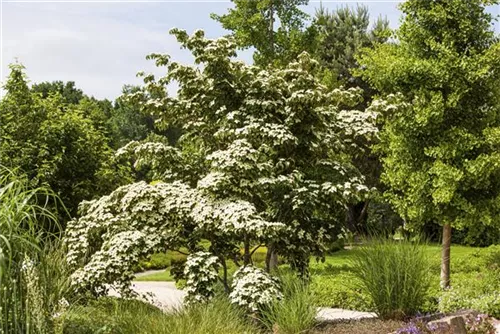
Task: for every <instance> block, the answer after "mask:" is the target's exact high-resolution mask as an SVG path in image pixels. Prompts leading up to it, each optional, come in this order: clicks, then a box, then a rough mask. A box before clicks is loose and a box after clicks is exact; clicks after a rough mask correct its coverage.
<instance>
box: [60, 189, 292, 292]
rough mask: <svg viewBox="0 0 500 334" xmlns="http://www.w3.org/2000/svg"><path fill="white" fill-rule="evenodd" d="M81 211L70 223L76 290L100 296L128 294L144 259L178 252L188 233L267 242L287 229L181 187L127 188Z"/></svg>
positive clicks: (248, 209) (247, 208)
mask: <svg viewBox="0 0 500 334" xmlns="http://www.w3.org/2000/svg"><path fill="white" fill-rule="evenodd" d="M81 210H82V213H83V214H82V216H81V217H80V218H79V219H76V220H72V221H70V222H69V223H68V227H67V236H66V242H67V244H68V255H67V261H68V263H69V264H70V265H72V266H74V267H75V268H77V269H76V271H75V272H74V274H73V275H72V281H73V284H75V285H76V286H77V287H78V288H80V289H82V290H90V291H92V292H94V293H96V294H104V293H106V291H107V286H108V284H112V285H114V286H115V287H116V288H117V289H119V290H120V291H122V292H124V293H130V292H131V291H130V290H129V289H128V286H129V282H130V281H131V279H132V277H133V272H132V267H133V266H134V265H135V264H137V263H138V261H139V260H140V258H141V257H142V256H146V255H148V254H151V253H152V252H154V251H158V250H165V249H167V248H169V247H175V246H178V245H176V242H177V241H178V238H179V236H180V235H181V234H182V233H183V232H185V231H186V229H189V228H190V229H191V230H189V232H190V233H192V234H195V235H200V237H202V236H203V235H205V234H206V233H214V232H215V233H218V234H219V235H220V236H221V237H225V238H226V239H227V240H231V237H235V236H238V234H241V233H243V232H244V233H246V234H247V235H250V236H252V237H253V238H256V239H259V238H261V237H263V236H264V235H265V236H266V237H269V236H272V235H273V234H274V233H277V231H279V230H280V229H282V228H283V224H279V223H273V222H268V221H266V220H264V219H262V218H261V217H260V216H259V215H258V214H257V212H256V210H255V208H254V207H253V206H252V205H251V204H250V203H248V202H245V201H241V200H237V201H228V200H224V201H214V200H213V199H211V198H209V197H206V196H204V195H203V194H200V193H199V191H197V190H196V189H193V188H190V187H189V186H187V185H185V184H183V183H180V182H175V183H164V182H158V183H155V184H147V183H146V182H138V183H134V184H131V185H127V186H123V187H120V188H118V189H117V190H115V191H114V192H113V193H111V194H110V195H108V196H104V197H102V198H101V199H99V200H95V201H91V202H85V203H82V206H81Z"/></svg>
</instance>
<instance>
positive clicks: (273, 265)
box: [266, 244, 278, 272]
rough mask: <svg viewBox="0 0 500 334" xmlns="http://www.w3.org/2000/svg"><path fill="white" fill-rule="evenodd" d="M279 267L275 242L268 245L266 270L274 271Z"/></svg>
mask: <svg viewBox="0 0 500 334" xmlns="http://www.w3.org/2000/svg"><path fill="white" fill-rule="evenodd" d="M277 268H278V253H276V251H275V248H274V244H271V245H268V246H267V253H266V270H267V272H271V271H274V270H276V269H277Z"/></svg>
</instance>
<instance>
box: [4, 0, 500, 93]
mask: <svg viewBox="0 0 500 334" xmlns="http://www.w3.org/2000/svg"><path fill="white" fill-rule="evenodd" d="M58 1H60V0H58ZM464 1H466V0H464ZM398 2H399V1H358V3H362V4H364V5H365V6H367V7H368V9H369V13H370V16H371V18H372V19H375V18H376V17H378V16H379V15H382V16H385V17H387V19H388V20H389V21H390V25H391V27H392V28H396V27H397V26H398V25H399V18H400V12H399V11H398V9H397V5H398ZM321 3H322V5H323V7H326V8H329V9H331V10H333V9H335V8H337V7H338V6H345V5H350V6H356V1H351V2H346V1H331V0H323V1H322V2H321ZM319 6H320V1H310V2H309V5H307V6H305V7H303V8H302V9H303V10H304V11H305V12H306V13H308V14H311V15H314V12H315V10H316V8H318V7H319ZM231 7H232V3H231V2H230V1H229V0H212V1H209V0H194V1H193V0H175V1H174V0H154V1H147V0H144V1H140V0H133V1H130V0H125V1H117V0H108V1H99V0H70V1H66V2H55V1H53V0H38V1H37V0H0V9H1V13H0V16H1V18H0V21H1V23H0V25H1V36H0V37H1V50H0V53H1V57H0V58H1V61H0V62H1V64H0V72H1V73H0V78H1V80H2V82H4V80H5V78H6V77H7V75H8V73H9V70H8V65H9V64H10V63H13V62H16V61H17V62H19V63H22V64H23V65H24V66H25V67H26V73H27V75H28V78H29V80H30V82H31V83H36V82H42V81H55V80H62V81H74V82H75V83H76V86H77V87H78V88H80V89H82V90H83V91H84V93H86V94H88V95H93V96H95V97H96V98H100V99H101V98H108V99H112V100H113V99H115V98H116V97H118V96H119V95H120V92H121V88H122V86H123V85H125V84H139V83H140V80H139V79H138V78H136V76H135V75H136V73H137V72H138V71H145V72H153V73H155V74H160V75H161V72H159V70H158V69H156V68H155V67H154V64H153V63H152V62H151V61H148V60H146V59H145V56H146V55H147V54H149V53H153V52H155V53H168V54H170V55H171V56H172V58H173V59H174V60H177V61H180V62H185V63H192V58H191V56H190V55H189V53H188V52H187V51H186V50H181V49H180V48H179V45H178V43H177V42H176V41H175V39H174V38H173V37H172V36H170V35H169V34H168V31H169V30H170V29H171V28H173V27H176V28H180V29H184V30H186V31H187V32H188V33H192V32H193V31H194V30H196V29H203V30H204V31H205V34H206V36H207V37H209V38H216V37H219V36H223V35H225V34H227V33H228V32H227V31H225V30H224V29H223V28H222V27H221V26H220V24H219V23H218V22H216V21H214V20H212V19H211V18H210V13H217V14H223V13H225V12H227V10H228V9H229V8H231ZM495 10H496V11H497V12H498V8H496V9H495ZM239 57H240V58H241V59H243V60H245V61H247V62H251V59H252V55H251V51H248V50H247V51H243V52H240V53H239Z"/></svg>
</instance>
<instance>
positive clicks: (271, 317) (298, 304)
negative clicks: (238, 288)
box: [260, 273, 316, 334]
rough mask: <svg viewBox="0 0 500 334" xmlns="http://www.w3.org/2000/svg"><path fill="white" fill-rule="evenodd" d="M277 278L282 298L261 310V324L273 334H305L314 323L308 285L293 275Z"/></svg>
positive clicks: (314, 315)
mask: <svg viewBox="0 0 500 334" xmlns="http://www.w3.org/2000/svg"><path fill="white" fill-rule="evenodd" d="M279 277H280V282H281V288H282V293H283V298H282V299H281V300H278V299H275V300H274V301H273V302H272V303H271V304H270V305H268V306H266V307H262V308H261V310H260V314H261V319H262V322H263V323H264V325H265V326H266V328H267V329H268V330H269V331H272V332H273V333H275V334H298V333H306V332H307V331H309V330H311V329H312V328H313V327H314V325H315V323H316V307H315V305H314V300H313V298H312V295H311V291H310V289H309V285H308V284H307V283H306V282H304V281H302V280H300V279H299V278H298V277H297V276H296V275H295V274H294V273H281V274H280V275H279Z"/></svg>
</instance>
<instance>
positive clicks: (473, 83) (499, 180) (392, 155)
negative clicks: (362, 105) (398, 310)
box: [360, 0, 500, 285]
mask: <svg viewBox="0 0 500 334" xmlns="http://www.w3.org/2000/svg"><path fill="white" fill-rule="evenodd" d="M494 3H498V2H497V1H489V0H472V1H467V2H464V1H460V0H448V1H431V0H409V1H406V2H405V3H403V4H401V9H402V11H403V14H404V19H403V22H402V25H401V27H400V29H399V30H398V32H397V37H398V43H397V44H383V45H379V46H377V47H376V48H375V49H374V50H370V49H367V50H366V51H365V52H364V54H363V55H362V57H361V58H360V62H361V64H362V65H364V70H363V71H360V73H361V74H362V76H363V77H364V78H365V79H366V80H368V82H369V83H370V84H372V85H373V86H374V87H375V88H376V89H378V90H379V91H380V92H382V93H383V95H384V97H385V99H386V101H385V102H381V104H380V105H379V106H380V108H381V110H384V111H382V119H383V121H384V126H383V131H382V132H381V134H380V137H381V143H380V145H379V150H380V152H381V154H382V161H383V166H384V172H383V175H382V180H383V181H384V182H385V183H386V184H387V185H388V186H389V189H388V191H387V192H386V195H387V197H388V198H389V200H390V202H391V203H392V204H393V206H394V207H395V208H396V210H397V211H398V213H399V214H400V215H401V216H402V217H403V218H404V219H405V220H406V222H407V223H411V224H417V225H418V224H423V223H425V222H427V221H435V222H438V223H440V224H442V225H444V226H450V225H453V226H456V227H461V226H464V225H469V226H475V225H478V224H486V225H489V224H498V217H499V209H500V192H499V191H500V164H499V152H498V148H499V146H498V145H499V141H498V138H499V136H498V133H499V126H500V114H499V102H500V101H499V97H500V94H499V93H500V92H499V86H498V82H500V68H499V64H500V52H499V50H500V44H498V42H497V39H496V37H495V34H494V31H493V28H492V19H493V18H492V15H491V14H489V13H487V11H486V8H485V7H486V6H487V5H491V4H494ZM445 239H446V237H445ZM445 285H447V284H445Z"/></svg>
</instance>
